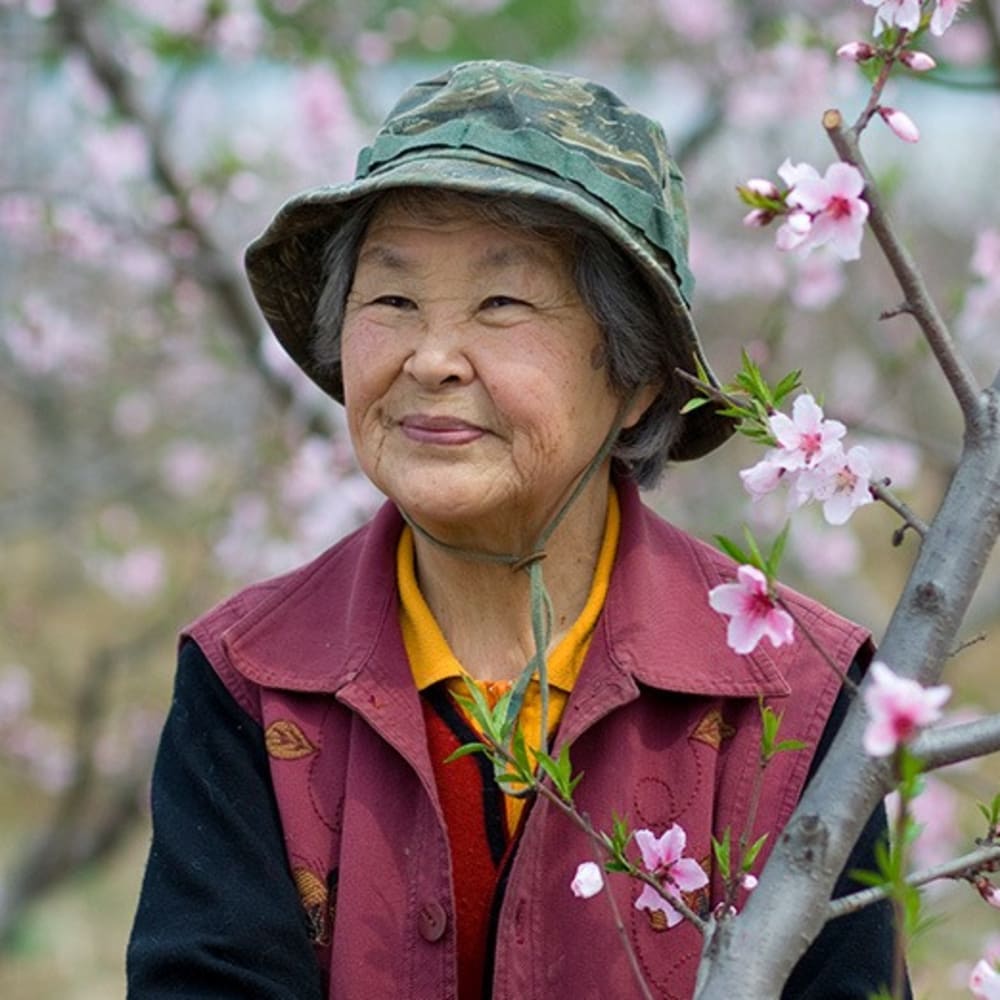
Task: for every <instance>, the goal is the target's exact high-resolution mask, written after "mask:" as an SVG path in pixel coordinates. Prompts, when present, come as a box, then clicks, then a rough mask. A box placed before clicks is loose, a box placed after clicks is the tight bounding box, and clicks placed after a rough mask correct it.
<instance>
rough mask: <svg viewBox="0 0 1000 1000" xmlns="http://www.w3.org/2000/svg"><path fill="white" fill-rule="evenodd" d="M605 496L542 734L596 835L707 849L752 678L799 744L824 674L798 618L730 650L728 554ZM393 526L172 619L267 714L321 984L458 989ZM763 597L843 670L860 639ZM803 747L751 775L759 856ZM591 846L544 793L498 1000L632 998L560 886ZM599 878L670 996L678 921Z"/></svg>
mask: <svg viewBox="0 0 1000 1000" xmlns="http://www.w3.org/2000/svg"><path fill="white" fill-rule="evenodd" d="M619 495H620V499H621V502H622V532H621V538H620V541H619V546H618V554H617V558H616V562H615V568H614V572H613V575H612V580H611V586H610V590H609V593H608V598H607V601H606V604H605V608H604V611H603V613H602V615H601V618H600V621H599V623H598V626H597V629H596V631H595V633H594V638H593V641H592V644H591V648H590V651H589V654H588V656H587V660H586V662H585V664H584V667H583V670H582V672H581V675H580V678H579V680H578V682H577V684H576V686H575V688H574V690H573V693H572V695H571V697H570V700H569V703H568V705H567V707H566V711H565V714H564V717H563V720H562V723H561V726H560V730H559V734H558V738H557V741H556V746H555V749H556V750H558V747H559V746H560V745H561V744H562V743H564V742H567V741H568V742H570V743H571V745H572V759H573V764H574V769H575V770H577V771H583V772H584V775H585V776H584V779H583V781H582V782H581V784H580V785H579V788H578V790H577V800H578V804H579V806H580V808H581V809H582V810H583V811H584V812H586V813H587V814H588V815H589V816H590V817H591V819H592V820H593V822H594V823H595V824H596V825H597V826H598V827H600V828H604V829H610V826H611V822H612V815H613V814H614V813H618V814H622V815H625V816H626V817H628V818H629V819H630V820H631V822H632V824H633V825H634V826H636V827H642V826H645V827H649V828H651V829H653V830H654V831H655V832H657V833H660V832H662V831H663V829H664V828H665V827H666V826H668V825H669V824H670V823H674V822H679V823H681V824H682V825H683V827H684V828H685V830H686V831H687V835H688V853H689V854H690V855H691V856H693V857H695V858H697V859H698V860H699V861H701V862H702V863H703V864H704V865H705V866H706V867H709V866H710V861H709V859H710V838H711V836H712V835H713V834H715V835H717V836H719V835H721V834H722V832H723V830H724V829H725V828H726V827H727V826H731V827H732V829H733V830H734V831H737V832H738V831H740V830H741V829H742V825H743V819H744V817H745V815H746V811H747V807H748V803H749V799H750V792H751V787H752V784H753V776H754V772H755V767H756V761H757V757H758V750H759V729H760V726H759V712H758V706H757V699H758V696H764V697H765V699H766V700H767V702H768V703H769V704H771V705H772V706H773V707H774V708H775V710H777V711H780V712H783V713H784V725H783V729H782V733H783V735H784V736H785V737H787V738H798V739H802V740H805V741H806V742H807V743H808V744H809V746H810V747H815V745H816V743H817V740H818V739H819V736H820V734H821V732H822V730H823V727H824V724H825V722H826V719H827V717H828V715H829V712H830V708H831V707H832V704H833V702H834V699H835V697H836V694H837V691H838V688H839V681H838V678H837V677H836V676H835V674H834V672H833V671H832V670H831V669H830V668H829V666H828V665H827V664H826V663H825V662H824V661H823V660H822V658H821V657H820V655H819V654H818V653H817V652H815V650H814V648H813V646H812V645H811V644H810V643H809V642H808V641H807V640H806V639H805V638H803V637H802V636H801V633H800V635H799V638H798V639H797V641H796V642H795V643H794V644H793V645H791V646H789V647H782V648H781V649H779V650H772V649H771V648H770V647H767V646H766V645H765V646H763V647H761V648H759V649H758V650H757V651H755V652H754V653H753V654H751V655H749V656H737V655H735V654H733V653H732V652H731V651H730V650H729V648H728V647H727V646H726V643H725V621H724V620H723V619H722V618H721V617H720V616H718V615H717V614H716V613H715V612H713V611H712V610H711V609H710V608H709V607H708V602H707V596H706V595H707V591H708V589H709V588H710V587H712V586H714V585H715V584H717V583H720V582H723V581H728V580H731V579H732V578H733V576H734V569H733V567H732V564H731V563H730V562H729V560H727V559H726V558H725V557H723V556H721V555H720V554H719V553H717V552H715V551H714V550H712V549H710V548H708V547H707V546H705V545H703V544H701V543H699V542H697V541H695V540H694V539H692V538H690V537H689V536H687V535H685V534H684V533H682V532H680V531H678V530H677V529H675V528H673V527H672V526H670V525H668V524H666V523H665V522H663V521H662V520H661V519H660V518H659V517H657V516H656V515H655V514H653V513H652V512H651V511H649V510H648V509H646V508H645V507H644V506H643V505H642V503H641V502H640V500H639V498H638V494H637V492H636V491H635V489H634V488H633V487H631V486H630V485H628V484H621V485H620V487H619ZM401 524H402V522H401V519H400V517H399V514H398V513H397V511H396V510H395V509H394V508H393V507H392V506H390V505H387V506H386V507H385V508H383V510H382V511H381V512H380V513H379V514H378V515H377V517H376V518H375V519H374V521H373V522H372V523H371V524H369V525H368V526H366V527H365V528H363V529H362V530H361V531H359V532H357V533H355V534H354V535H352V536H351V537H350V538H348V539H345V540H344V541H343V542H341V543H340V544H338V545H337V546H335V547H334V548H333V549H331V550H330V551H329V552H327V553H325V554H324V555H322V556H320V557H319V559H317V560H316V561H314V562H313V563H311V564H309V565H308V566H306V567H304V568H302V569H300V570H298V571H296V572H294V573H292V574H289V575H288V576H286V577H283V578H281V579H278V580H275V581H271V582H269V583H266V584H262V585H260V586H257V587H254V588H250V589H249V590H247V591H244V592H243V593H242V594H240V595H238V596H237V597H235V598H233V599H231V600H230V601H227V602H226V603H224V604H223V605H221V606H220V607H218V608H217V609H215V610H214V611H212V612H210V613H209V614H208V615H207V616H205V617H204V618H202V619H200V620H199V621H198V622H196V623H195V624H194V625H193V626H192V627H191V628H190V629H189V634H190V635H191V637H192V638H194V639H195V640H196V641H197V643H198V644H199V646H200V647H201V648H202V650H203V651H204V652H205V655H206V656H207V657H208V659H209V660H210V662H211V663H212V664H213V666H214V668H215V670H216V671H217V673H218V674H219V676H220V678H221V679H222V681H223V682H224V683H225V684H226V686H227V687H228V689H229V690H230V692H231V693H232V694H233V696H234V697H235V698H236V700H237V701H238V702H239V704H240V705H242V706H243V708H244V709H245V710H246V711H248V712H249V713H250V714H251V715H252V716H253V717H255V718H257V719H259V720H260V722H261V724H262V726H263V727H264V730H265V737H266V742H267V746H268V750H269V753H270V755H271V773H272V780H273V783H274V790H275V795H276V798H277V801H278V806H279V809H280V812H281V816H282V822H283V824H284V828H285V836H286V844H287V850H288V858H289V863H290V867H291V869H292V873H293V877H294V878H295V881H296V884H297V885H298V887H299V890H300V894H301V896H302V899H303V904H304V905H305V906H306V908H307V910H308V911H309V913H310V917H311V919H312V920H313V924H314V926H315V928H316V933H315V939H316V946H317V957H318V959H319V961H320V963H321V965H322V966H323V967H324V968H325V969H328V970H329V983H330V985H329V996H330V997H331V998H333V997H336V998H337V1000H367V998H369V997H373V996H386V997H389V996H391V997H393V998H402V1000H405V998H414V1000H416V998H427V1000H443V998H447V997H455V996H456V992H457V961H456V948H457V945H456V936H455V929H454V924H455V893H454V889H453V884H452V880H453V871H452V863H451V858H450V851H449V845H448V838H447V832H446V828H445V822H444V815H443V811H442V806H441V802H440V799H439V796H438V791H437V785H436V782H435V778H434V770H433V766H432V764H431V760H430V755H429V752H428V746H427V734H426V729H425V725H424V718H423V713H422V711H421V707H420V698H419V696H418V693H417V691H416V688H415V687H414V685H413V681H412V677H411V674H410V669H409V665H408V663H407V661H406V655H405V651H404V649H403V643H402V638H401V636H400V630H399V622H398V614H399V608H398V600H397V595H396V588H395V575H394V574H395V563H394V555H395V546H396V541H397V539H398V537H399V532H400V530H401ZM784 596H785V599H786V600H787V601H788V602H789V603H790V604H791V606H792V607H793V608H794V610H795V612H796V615H797V617H798V618H799V620H800V621H802V622H805V623H806V624H807V625H808V627H809V628H810V630H811V632H812V634H813V635H814V636H815V637H816V639H818V641H819V642H820V644H821V645H822V646H824V647H825V649H826V650H827V652H828V653H829V655H830V656H831V658H832V659H833V661H834V662H835V663H836V664H837V665H838V667H839V668H840V669H841V670H842V671H846V669H847V667H848V665H849V663H850V662H851V660H852V658H853V656H854V654H855V652H856V651H857V649H858V648H859V646H860V645H862V644H863V643H864V642H865V641H866V638H867V633H866V632H865V631H864V630H863V629H861V628H860V627H858V626H856V625H852V624H851V623H849V622H846V621H844V620H843V619H841V618H839V617H837V616H835V615H833V614H832V613H831V612H829V611H827V610H825V609H823V608H822V607H820V606H819V605H817V604H815V603H814V602H812V601H809V600H808V599H806V598H803V597H801V596H800V595H797V594H794V593H792V592H790V591H786V592H785V595H784ZM810 760H811V751H807V752H800V753H785V754H781V755H779V756H778V757H777V758H776V759H775V760H774V762H773V764H772V765H771V767H769V769H768V771H767V773H766V776H765V780H764V783H763V786H764V787H763V791H762V795H761V800H760V809H759V816H760V821H759V824H758V828H757V829H755V830H754V831H753V836H755V837H756V836H759V835H760V834H762V833H765V832H769V833H771V834H772V836H771V837H769V839H768V844H767V845H766V846H765V849H764V853H765V854H766V852H767V850H768V848H769V846H770V845H771V844H773V842H774V840H775V839H776V838H775V837H774V836H773V834H774V833H775V831H776V830H777V829H779V828H780V827H781V826H782V825H783V824H784V823H785V822H786V821H787V819H788V817H789V816H790V814H791V811H792V809H793V808H794V805H795V803H796V801H797V800H798V798H799V795H800V793H801V790H802V786H803V783H804V781H805V777H806V774H807V772H808V768H809V764H810ZM591 856H592V854H591V849H590V847H589V845H588V844H587V843H586V841H585V839H584V837H583V835H582V834H581V833H579V832H578V831H577V830H576V829H575V827H573V826H572V824H570V823H569V822H568V821H567V820H566V819H565V818H564V817H563V816H561V815H560V814H559V813H558V812H557V811H555V810H554V809H553V808H552V807H551V806H549V804H548V803H547V802H545V801H544V800H540V801H538V802H537V803H536V804H535V806H534V807H533V808H532V810H531V812H530V813H529V814H528V816H527V817H526V820H525V822H524V824H523V828H522V831H521V834H520V838H519V843H518V846H517V851H516V854H515V856H514V858H513V861H512V863H511V865H510V872H509V877H508V880H507V884H506V889H505V892H504V896H503V904H502V906H501V908H500V913H499V918H498V926H497V931H496V945H495V951H494V956H493V958H494V977H493V997H494V998H495V1000H515V998H516V1000H549V998H551V997H553V996H569V997H573V998H574V1000H584V998H589V997H593V998H602V1000H603V998H607V997H609V996H616V997H617V996H622V997H625V996H630V995H635V992H636V991H635V989H634V986H633V980H632V978H631V973H630V971H629V968H628V964H627V960H626V957H625V954H624V951H623V949H622V947H621V945H620V942H619V941H618V939H617V935H616V932H615V930H614V928H613V926H612V923H611V920H610V918H609V914H608V909H607V906H606V903H605V902H604V901H603V900H601V899H599V898H598V899H594V900H588V901H584V900H579V899H576V898H575V897H573V896H572V894H571V893H570V891H569V883H570V880H571V879H572V877H573V873H574V870H575V868H576V866H577V864H578V863H579V862H580V861H581V860H584V859H586V858H590V857H591ZM762 861H763V858H762ZM331 873H336V874H335V875H333V876H331ZM330 885H335V886H336V887H337V888H336V899H335V900H334V899H332V898H330V895H331V894H330V891H329V890H326V889H325V887H326V886H330ZM611 885H612V887H613V891H614V893H615V897H616V899H617V901H618V905H619V907H620V909H621V912H622V914H623V918H624V920H625V923H626V928H627V931H628V933H629V935H630V938H631V940H632V943H633V945H634V947H635V950H636V952H637V954H638V958H639V962H640V964H641V966H642V968H643V970H644V971H645V973H646V976H647V980H648V981H649V982H650V984H651V986H652V988H653V989H654V991H655V992H656V993H657V994H658V995H660V996H662V997H665V998H678V1000H679V998H684V997H689V996H690V995H691V993H692V990H693V984H694V977H695V971H696V968H697V964H698V958H699V945H700V940H699V936H698V933H697V931H696V930H695V929H694V928H693V927H690V926H689V925H687V924H683V925H680V926H678V927H675V928H673V929H671V930H669V931H661V930H658V929H657V928H656V926H654V924H653V923H651V921H650V920H649V917H648V915H647V912H646V911H638V910H636V909H635V908H634V907H633V905H632V904H633V902H634V899H635V897H636V895H637V894H638V888H637V887H636V886H633V884H632V883H631V882H630V881H629V880H627V879H625V878H616V879H613V880H612V882H611ZM710 888H711V892H710V893H706V894H704V895H702V896H701V897H700V898H698V899H694V900H692V901H691V902H692V903H693V904H694V905H695V906H697V907H699V908H703V909H704V908H707V907H709V906H710V905H711V903H712V900H713V899H714V898H716V896H717V894H718V893H719V891H720V885H719V882H718V879H717V877H715V876H714V873H713V879H712V883H711V887H710ZM324 892H325V895H324Z"/></svg>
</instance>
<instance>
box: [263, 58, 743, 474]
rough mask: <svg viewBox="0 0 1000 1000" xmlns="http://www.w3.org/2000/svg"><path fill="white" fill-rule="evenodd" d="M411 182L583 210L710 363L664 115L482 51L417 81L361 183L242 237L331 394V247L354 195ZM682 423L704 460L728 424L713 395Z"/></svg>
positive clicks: (669, 322) (327, 192)
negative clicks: (326, 284) (699, 328)
mask: <svg viewBox="0 0 1000 1000" xmlns="http://www.w3.org/2000/svg"><path fill="white" fill-rule="evenodd" d="M403 187H420V188H428V187H429V188H439V189H445V190H452V191H460V192H470V193H478V194H487V195H495V196H497V197H504V196H512V197H522V198H523V197H528V198H534V199H540V200H543V201H547V202H550V203H554V204H556V205H560V206H562V207H563V208H565V209H568V210H569V211H571V212H574V213H575V214H577V215H579V216H582V217H584V218H585V219H587V220H588V221H590V222H592V223H593V224H594V225H595V226H596V227H597V228H599V229H600V230H602V231H603V232H604V233H605V234H607V235H608V236H610V237H611V239H612V240H614V241H615V243H617V245H618V246H619V247H621V248H622V249H624V250H625V251H626V252H627V253H628V254H629V256H630V257H631V258H632V260H633V261H634V262H635V263H636V264H637V265H638V268H639V271H640V273H641V274H642V275H643V276H644V278H645V279H646V280H647V282H648V283H649V285H650V288H651V290H652V291H653V292H654V296H655V299H656V301H657V303H658V305H659V308H660V309H661V310H662V313H663V317H662V318H663V331H664V337H670V338H675V343H676V346H677V347H678V348H680V350H679V351H678V354H679V355H680V356H682V357H687V358H690V366H689V368H690V371H691V372H692V373H693V372H695V371H696V369H697V366H698V365H699V364H700V365H701V367H702V368H703V369H704V370H705V371H706V372H709V373H711V369H710V367H709V365H708V362H707V360H706V359H705V357H704V354H703V352H702V348H701V344H700V342H699V340H698V335H697V332H696V331H695V327H694V323H693V321H692V318H691V312H690V303H691V293H692V288H693V279H692V277H691V274H690V272H689V270H688V263H687V241H688V226H687V213H686V209H685V205H684V196H683V179H682V177H681V174H680V172H679V171H678V169H677V167H676V165H675V164H674V162H673V160H672V158H671V156H670V152H669V150H668V148H667V143H666V138H665V136H664V134H663V130H662V128H661V127H660V125H659V124H657V123H656V122H654V121H652V120H651V119H649V118H647V117H645V116H644V115H641V114H639V113H638V112H637V111H634V110H632V109H631V108H629V107H628V106H627V105H625V104H624V103H623V102H622V101H621V99H620V98H618V97H617V96H616V95H615V94H613V93H612V92H611V91H609V90H608V89H606V88H605V87H602V86H600V85H598V84H595V83H591V82H590V81H588V80H585V79H583V78H580V77H575V76H568V75H565V74H561V73H553V72H549V71H546V70H540V69H536V68H535V67H532V66H524V65H520V64H518V63H511V62H494V61H482V62H469V63H462V64H460V65H458V66H455V67H454V68H452V69H451V70H449V71H447V72H446V73H444V74H442V75H440V76H438V77H435V78H434V79H431V80H427V81H425V82H422V83H418V84H416V85H415V86H413V87H411V88H410V89H409V90H408V91H407V92H406V93H405V94H404V95H403V96H402V98H401V99H400V100H399V102H398V103H397V104H396V106H395V107H394V108H393V109H392V111H391V112H390V113H389V115H388V117H387V118H386V120H385V122H384V123H383V125H382V127H381V129H380V130H379V132H378V134H377V135H376V137H375V140H374V142H373V143H372V145H371V146H369V147H366V148H365V149H363V150H362V151H361V155H360V157H359V159H358V165H357V170H356V173H355V179H354V181H352V182H350V183H347V184H342V185H338V186H327V187H319V188H314V189H312V190H309V191H306V192H304V193H302V194H300V195H298V196H296V197H294V198H292V199H291V200H290V201H288V202H287V203H286V204H285V205H283V206H282V208H281V209H280V210H279V211H278V213H277V215H276V216H275V217H274V219H273V220H272V222H271V224H270V225H269V226H268V227H267V229H266V230H265V231H264V232H263V233H262V234H261V236H259V237H258V238H257V239H256V240H255V241H254V242H253V243H252V244H250V246H249V247H248V249H247V253H246V269H247V274H248V277H249V279H250V285H251V288H252V290H253V293H254V296H255V298H256V299H257V303H258V305H259V306H260V308H261V310H262V312H263V314H264V317H265V319H266V320H267V322H268V324H269V325H270V327H271V329H272V330H273V331H274V333H275V335H276V336H277V338H278V340H279V341H280V342H281V344H282V345H283V346H284V348H285V350H286V351H287V352H288V353H289V354H290V355H291V357H292V358H293V359H294V360H295V362H296V363H297V364H298V365H299V366H300V367H301V368H302V369H303V370H304V371H305V372H306V374H307V375H309V377H310V378H312V380H313V381H314V382H316V383H317V384H318V385H319V386H320V388H322V389H323V390H324V391H325V392H326V393H328V394H329V395H331V396H332V397H333V398H334V399H336V400H338V401H339V402H343V398H344V390H343V384H342V382H341V378H340V372H339V370H332V369H331V368H330V367H328V366H327V367H324V366H322V365H320V364H319V363H318V362H317V361H316V358H315V357H314V354H313V350H312V341H313V336H314V316H315V311H316V305H317V303H318V301H319V297H320V294H321V292H322V288H323V281H324V274H323V258H324V249H325V246H326V244H327V242H328V240H329V239H330V236H331V235H332V233H333V232H334V231H335V230H336V229H337V228H338V226H340V225H341V224H342V223H343V222H344V220H345V219H347V218H348V217H349V215H350V213H351V211H352V205H353V203H354V202H356V201H357V199H359V198H361V197H363V196H365V195H370V194H372V193H373V192H378V191H385V190H389V189H393V188H403ZM709 377H710V378H712V376H711V374H709ZM713 381H714V379H713ZM683 402H684V399H683V398H682V399H678V406H681V405H682V403H683ZM683 421H684V422H683V427H682V431H681V434H680V436H679V438H678V440H677V441H676V442H675V444H674V445H673V447H672V448H671V450H670V455H669V457H670V458H671V459H673V460H684V459H692V458H698V457H699V456H701V455H704V454H705V453H707V452H709V451H711V450H712V449H713V448H715V447H716V446H718V445H719V444H721V443H722V442H723V441H724V440H725V439H726V438H727V437H728V436H729V434H730V433H731V431H732V424H731V423H730V422H729V421H728V420H725V419H723V418H720V417H718V416H716V415H715V413H714V412H713V408H712V407H709V406H706V407H701V408H699V409H696V410H694V411H692V412H691V413H689V414H687V415H686V416H685V417H684V418H683Z"/></svg>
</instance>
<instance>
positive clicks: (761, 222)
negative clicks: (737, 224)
mask: <svg viewBox="0 0 1000 1000" xmlns="http://www.w3.org/2000/svg"><path fill="white" fill-rule="evenodd" d="M773 218H774V213H773V212H768V211H767V209H764V208H754V209H751V210H750V211H749V212H747V214H746V215H744V216H743V225H744V226H748V227H749V228H750V229H763V228H764V226H766V225H768V224H769V223H770V222H771V220H772V219H773Z"/></svg>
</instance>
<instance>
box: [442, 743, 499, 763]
mask: <svg viewBox="0 0 1000 1000" xmlns="http://www.w3.org/2000/svg"><path fill="white" fill-rule="evenodd" d="M489 749H490V748H489V747H488V746H487V745H486V744H485V743H465V744H463V745H462V746H460V747H459V748H458V749H457V750H456V751H455V752H454V753H450V754H448V756H447V757H445V759H444V762H445V763H446V764H450V763H451V762H452V761H453V760H458V759H459V758H460V757H468V756H469V755H470V754H474V753H488V752H489Z"/></svg>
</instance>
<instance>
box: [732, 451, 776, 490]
mask: <svg viewBox="0 0 1000 1000" xmlns="http://www.w3.org/2000/svg"><path fill="white" fill-rule="evenodd" d="M777 454H778V452H777V451H776V450H775V449H771V450H770V451H769V452H768V453H767V454H766V455H765V456H764V457H763V458H762V459H761V460H760V461H759V462H758V463H757V464H756V465H752V466H751V467H750V468H749V469H742V470H741V471H740V479H741V480H742V482H743V488H744V489H745V490H746V491H747V493H749V494H750V496H752V497H753V498H754V500H759V499H760V498H761V497H763V496H767V494H768V493H771V492H772V491H773V490H775V489H777V488H778V484H779V483H780V482H781V480H782V477H783V476H784V475H785V472H786V471H787V470H786V469H785V467H784V466H783V465H782V464H781V462H780V461H778V460H777V459H776V457H775V456H776V455H777Z"/></svg>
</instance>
